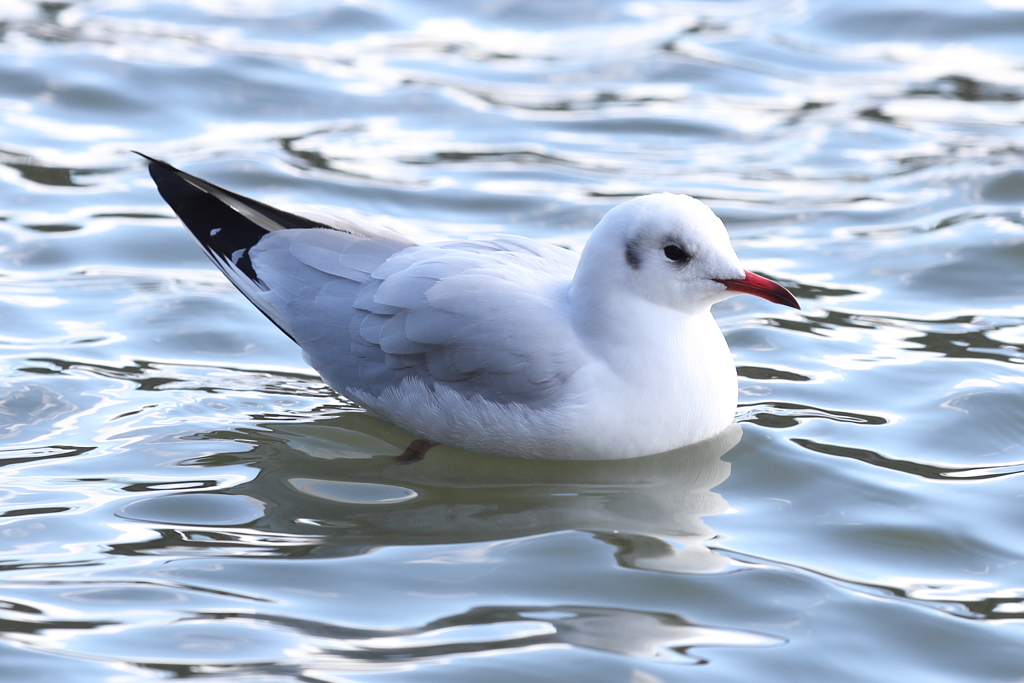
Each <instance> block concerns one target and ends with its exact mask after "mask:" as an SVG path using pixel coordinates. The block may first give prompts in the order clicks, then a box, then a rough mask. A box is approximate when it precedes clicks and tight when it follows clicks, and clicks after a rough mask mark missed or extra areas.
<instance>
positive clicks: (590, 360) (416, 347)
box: [141, 155, 800, 462]
mask: <svg viewBox="0 0 1024 683" xmlns="http://www.w3.org/2000/svg"><path fill="white" fill-rule="evenodd" d="M141 156H143V157H145V158H146V159H147V160H148V161H149V172H150V175H151V176H152V177H153V180H154V181H155V183H156V186H157V189H158V190H159V192H160V195H161V196H162V197H163V199H164V200H165V201H166V202H167V203H168V204H169V205H170V207H171V208H172V209H173V210H174V212H175V213H176V214H177V215H178V217H179V218H180V219H181V221H182V222H183V223H184V224H185V226H186V227H187V228H188V229H189V230H190V231H191V232H192V235H193V236H194V237H195V238H196V240H198V241H199V244H200V246H202V248H203V249H204V250H205V252H206V254H207V256H209V257H210V259H211V260H212V261H213V263H214V264H215V265H216V266H217V267H218V268H219V269H220V270H221V271H222V272H223V273H224V275H226V276H227V278H228V279H229V280H230V281H231V282H232V284H234V285H235V287H237V288H238V289H239V290H240V291H241V292H242V294H244V295H245V296H246V298H248V299H249V301H250V302H252V303H253V304H254V305H255V306H256V308H258V309H259V310H260V311H261V312H262V313H263V314H264V315H265V316H266V317H267V318H269V319H270V321H271V322H273V323H274V324H275V325H277V327H279V328H280V329H281V331H283V332H284V333H285V334H286V335H288V336H289V337H290V338H291V339H292V340H293V341H294V342H295V343H296V344H298V345H299V346H300V347H301V348H302V351H303V357H304V358H305V360H306V362H308V363H309V364H310V366H312V367H313V368H314V369H315V370H316V371H317V372H318V373H319V374H320V376H321V377H322V378H323V379H324V381H325V382H326V383H327V384H328V385H330V386H331V388H333V389H334V390H335V391H337V392H338V393H339V394H341V395H343V396H345V397H347V398H349V399H351V400H352V401H354V402H356V403H357V404H359V405H361V406H362V407H364V408H366V409H367V410H369V411H371V412H372V413H375V414H377V415H378V416H380V417H382V418H383V419H385V420H387V421H388V422H391V423H392V424H395V425H398V426H399V427H401V428H403V429H405V430H407V431H409V432H410V433H412V434H413V435H415V436H416V437H418V438H417V439H416V440H415V441H413V442H412V443H411V444H410V446H409V448H408V449H407V450H406V452H405V453H403V455H402V456H400V458H399V460H400V461H403V462H412V461H416V460H418V459H420V458H422V457H423V455H424V454H425V453H426V451H427V450H428V449H429V448H431V447H433V446H435V445H438V444H445V445H448V446H455V447H458V448H462V449H466V450H470V451H477V452H482V453H490V454H496V455H504V456H515V457H525V458H541V459H562V460H611V459H622V458H633V457H639V456H644V455H651V454H654V453H661V452H665V451H669V450H672V449H676V448H681V447H683V446H687V445H690V444H694V443H697V442H700V441H703V440H705V439H708V438H711V437H713V436H715V435H716V434H718V433H720V432H721V431H722V430H724V429H726V428H727V427H728V426H729V425H730V424H731V423H732V422H733V419H734V415H735V410H736V399H737V379H736V368H735V365H734V363H733V358H732V354H731V352H730V351H729V347H728V345H727V344H726V341H725V337H724V336H723V334H722V331H721V330H720V329H719V327H718V324H717V323H716V322H715V319H714V317H713V316H712V314H711V306H712V305H713V304H715V303H717V302H719V301H722V300H724V299H726V298H728V297H730V296H733V295H735V294H739V293H745V294H753V295H755V296H759V297H761V298H763V299H766V300H768V301H771V302H774V303H778V304H782V305H784V306H792V307H793V308H800V306H799V304H798V303H797V301H796V299H795V298H794V297H793V295H792V294H791V293H790V292H789V291H788V290H787V289H786V288H785V287H783V286H782V285H780V284H778V283H776V282H774V281H772V280H769V279H767V278H764V277H762V276H760V275H756V274H754V273H751V272H750V271H747V270H744V269H743V266H742V265H740V261H739V259H738V258H737V256H736V252H735V251H734V250H733V247H732V244H731V243H730V241H729V235H728V233H727V232H726V229H725V226H724V225H723V224H722V221H721V220H720V219H719V218H718V217H717V216H716V215H715V214H714V212H712V211H711V209H709V208H708V207H707V206H706V205H705V204H704V203H702V202H701V201H699V200H697V199H694V198H692V197H688V196H686V195H681V194H669V193H662V194H653V195H648V196H643V197H637V198H635V199H631V200H629V201H627V202H624V203H623V204H620V205H618V206H616V207H615V208H613V209H611V210H610V211H609V212H608V213H607V214H605V216H604V218H602V219H601V221H600V222H599V223H598V224H597V227H595V228H594V230H593V232H592V234H591V235H590V238H589V240H588V241H587V244H586V246H585V247H584V249H583V251H582V253H580V254H576V253H574V252H572V251H569V250H568V249H563V248H561V247H558V246H555V245H551V244H546V243H543V242H538V241H535V240H531V239H527V238H525V237H517V236H511V235H500V236H497V237H494V238H491V239H479V240H476V239H474V240H459V241H450V242H439V243H428V244H416V243H415V242H413V241H412V240H410V239H408V238H406V237H404V236H402V235H400V234H399V233H397V232H395V231H393V230H390V229H388V228H385V227H383V226H381V225H378V224H376V223H374V222H372V221H370V220H368V219H366V218H363V217H360V216H355V215H348V214H346V213H343V212H338V211H333V212H332V211H326V210H313V209H310V210H297V211H296V212H295V213H291V212H287V211H283V210H281V209H277V208H274V207H271V206H268V205H266V204H263V203H261V202H258V201H256V200H254V199H250V198H248V197H245V196H242V195H240V194H236V193H234V192H231V191H229V190H226V189H223V188H221V187H218V186H217V185H214V184H213V183H210V182H208V181H206V180H202V179H201V178H197V177H196V176H193V175H190V174H188V173H185V172H184V171H181V170H178V169H177V168H174V167H173V166H171V165H170V164H167V163H165V162H163V161H160V160H157V159H153V158H151V157H148V156H146V155H141Z"/></svg>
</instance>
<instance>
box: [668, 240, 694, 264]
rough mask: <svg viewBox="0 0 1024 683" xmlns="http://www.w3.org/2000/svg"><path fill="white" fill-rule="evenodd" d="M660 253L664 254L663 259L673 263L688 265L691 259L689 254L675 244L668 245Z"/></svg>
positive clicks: (691, 256)
mask: <svg viewBox="0 0 1024 683" xmlns="http://www.w3.org/2000/svg"><path fill="white" fill-rule="evenodd" d="M662 251H663V252H665V258H667V259H668V260H669V261H673V262H675V263H688V262H689V261H690V259H692V258H693V255H692V254H690V252H688V251H686V250H685V249H683V248H682V247H680V246H678V245H675V244H670V245H668V246H667V247H665V248H664V249H662Z"/></svg>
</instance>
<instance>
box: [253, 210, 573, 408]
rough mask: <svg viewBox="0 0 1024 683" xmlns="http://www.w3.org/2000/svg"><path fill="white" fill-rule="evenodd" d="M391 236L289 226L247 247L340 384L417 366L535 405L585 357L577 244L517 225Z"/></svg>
mask: <svg viewBox="0 0 1024 683" xmlns="http://www.w3.org/2000/svg"><path fill="white" fill-rule="evenodd" d="M386 248H387V247H386V246H382V245H380V244H378V243H375V242H374V241H373V240H363V241H359V242H354V243H352V242H348V241H347V239H346V237H345V236H343V235H342V236H339V235H338V233H336V232H334V231H330V230H288V231H281V232H275V233H272V234H269V235H267V236H266V237H265V238H264V239H263V240H261V242H260V243H259V244H258V245H257V246H256V247H254V248H253V249H252V251H251V253H250V257H251V259H252V264H253V268H254V270H255V272H256V273H257V274H258V276H259V278H260V280H261V281H262V282H264V283H265V284H266V286H267V291H266V292H263V293H262V294H261V296H262V297H263V298H264V300H265V301H266V304H267V305H268V306H270V307H272V308H274V309H275V310H279V311H281V312H282V315H283V324H284V326H285V327H286V329H288V330H289V332H290V334H292V336H293V338H294V339H295V340H296V341H297V342H298V343H299V344H300V345H301V346H302V348H303V350H304V351H305V352H306V354H307V357H308V359H309V361H310V363H311V365H313V367H314V368H316V370H317V371H318V372H319V373H320V374H321V375H322V376H323V377H324V379H325V380H327V382H328V383H329V384H330V385H331V386H333V387H334V388H335V389H337V390H338V391H339V392H341V393H343V394H344V393H346V390H350V389H356V390H358V391H361V392H367V393H369V394H371V395H374V396H379V395H380V394H381V392H383V391H384V390H385V389H387V388H389V387H394V386H396V385H397V384H399V383H400V382H401V381H402V380H403V379H404V378H407V377H416V378H418V379H420V380H421V381H423V382H424V383H425V384H426V385H427V386H436V385H438V384H442V385H445V386H447V387H449V388H452V389H454V390H456V391H458V392H459V393H462V394H463V395H466V396H469V395H474V394H476V395H480V396H482V397H483V398H486V399H488V400H491V401H495V402H499V403H528V404H532V405H536V404H539V403H540V404H543V403H545V402H546V401H548V400H550V399H552V398H553V397H555V396H556V395H557V394H558V391H559V389H560V388H561V387H562V386H563V385H564V383H565V382H566V380H567V379H568V378H569V377H570V376H571V375H572V374H573V373H574V372H575V371H576V369H577V368H579V366H580V365H581V364H582V359H583V354H582V351H581V349H580V348H579V346H578V343H577V342H576V336H575V333H574V331H573V330H572V328H571V324H570V321H569V319H568V317H567V315H566V302H565V295H566V292H567V288H568V284H569V282H570V281H571V278H572V274H573V272H574V271H575V266H576V260H577V258H576V256H575V254H572V253H571V252H569V251H566V250H564V249H559V248H557V247H552V246H549V245H546V244H542V243H539V242H534V241H532V240H527V239H524V238H516V237H503V238H499V239H496V240H489V241H473V242H451V243H444V244H436V245H425V246H418V247H410V248H406V249H404V250H401V251H398V252H394V253H392V254H390V255H388V254H387V253H386ZM382 257H383V258H382Z"/></svg>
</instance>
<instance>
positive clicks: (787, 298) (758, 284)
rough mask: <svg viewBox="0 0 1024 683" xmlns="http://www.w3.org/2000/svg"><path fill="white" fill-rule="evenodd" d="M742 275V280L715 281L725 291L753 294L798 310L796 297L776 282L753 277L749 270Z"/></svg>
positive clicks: (756, 276)
mask: <svg viewBox="0 0 1024 683" xmlns="http://www.w3.org/2000/svg"><path fill="white" fill-rule="evenodd" d="M743 273H744V274H745V275H746V277H745V278H743V279H742V280H716V282H721V283H722V284H723V285H725V288H726V289H731V290H732V291H734V292H742V293H744V294H753V295H754V296H759V297H761V298H762V299H767V300H768V301H772V302H774V303H777V304H782V305H783V306H792V307H793V308H796V309H799V308H800V304H798V303H797V302H796V297H794V296H793V294H792V293H790V291H789V290H788V289H786V288H785V287H783V286H782V285H780V284H779V283H778V282H774V281H772V280H769V279H768V278H766V277H761V276H760V275H754V274H753V273H751V272H750V271H749V270H745V271H743Z"/></svg>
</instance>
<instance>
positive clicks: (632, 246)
mask: <svg viewBox="0 0 1024 683" xmlns="http://www.w3.org/2000/svg"><path fill="white" fill-rule="evenodd" d="M626 263H628V264H629V267H630V268H632V269H633V270H637V269H638V268H640V245H639V244H637V243H636V241H635V240H630V241H629V243H628V244H627V245H626Z"/></svg>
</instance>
